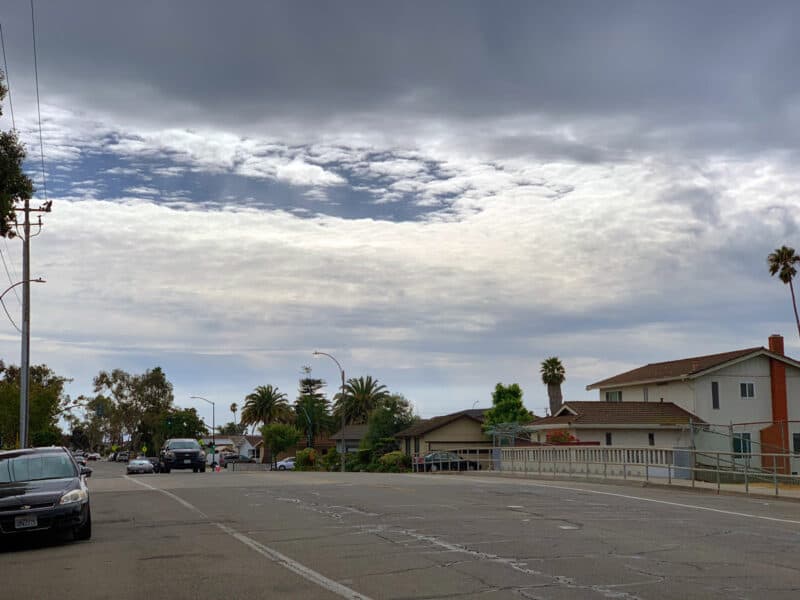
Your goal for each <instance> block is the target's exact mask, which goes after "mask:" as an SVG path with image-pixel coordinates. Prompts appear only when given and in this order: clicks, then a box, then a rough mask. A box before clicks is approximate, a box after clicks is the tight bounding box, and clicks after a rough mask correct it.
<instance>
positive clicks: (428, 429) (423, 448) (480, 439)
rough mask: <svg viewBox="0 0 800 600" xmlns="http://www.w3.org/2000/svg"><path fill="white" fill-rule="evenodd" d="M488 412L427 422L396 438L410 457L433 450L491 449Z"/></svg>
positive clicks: (468, 412)
mask: <svg viewBox="0 0 800 600" xmlns="http://www.w3.org/2000/svg"><path fill="white" fill-rule="evenodd" d="M486 410H487V409H483V408H478V409H471V410H462V411H459V412H455V413H451V414H449V415H442V416H439V417H433V418H431V419H425V420H424V421H420V422H419V423H416V424H414V425H412V426H411V427H409V428H408V429H404V430H403V431H401V432H400V433H398V434H397V435H395V437H396V438H397V440H398V441H399V442H400V449H401V450H402V451H403V452H404V453H405V454H407V455H408V456H412V455H414V454H426V453H428V452H431V451H433V450H456V449H463V448H478V447H486V448H491V446H492V440H491V438H490V437H489V436H487V435H485V434H484V433H483V419H484V414H485V413H486Z"/></svg>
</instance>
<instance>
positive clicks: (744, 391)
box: [739, 383, 756, 398]
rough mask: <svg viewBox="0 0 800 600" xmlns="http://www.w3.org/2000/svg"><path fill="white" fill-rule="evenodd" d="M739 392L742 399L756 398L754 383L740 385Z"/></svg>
mask: <svg viewBox="0 0 800 600" xmlns="http://www.w3.org/2000/svg"><path fill="white" fill-rule="evenodd" d="M739 391H740V392H741V396H742V398H755V397H756V385H755V384H754V383H740V384H739Z"/></svg>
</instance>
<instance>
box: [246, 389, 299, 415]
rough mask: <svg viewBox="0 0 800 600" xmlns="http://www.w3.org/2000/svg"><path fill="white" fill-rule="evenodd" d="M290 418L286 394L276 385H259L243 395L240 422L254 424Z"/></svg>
mask: <svg viewBox="0 0 800 600" xmlns="http://www.w3.org/2000/svg"><path fill="white" fill-rule="evenodd" d="M291 420H292V419H291V411H290V410H289V404H288V403H287V401H286V394H284V393H283V392H281V391H280V390H279V389H278V388H277V387H272V386H271V385H260V386H258V387H257V388H256V389H255V390H253V392H252V393H251V394H248V395H247V396H246V397H245V403H244V407H243V408H242V424H243V425H256V424H258V423H263V424H264V425H269V424H270V423H273V422H277V423H288V422H290V421H291Z"/></svg>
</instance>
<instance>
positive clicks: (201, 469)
mask: <svg viewBox="0 0 800 600" xmlns="http://www.w3.org/2000/svg"><path fill="white" fill-rule="evenodd" d="M200 472H201V473H205V472H206V466H205V465H203V466H202V467H200Z"/></svg>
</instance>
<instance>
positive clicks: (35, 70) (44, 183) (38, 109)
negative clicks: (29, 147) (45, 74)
mask: <svg viewBox="0 0 800 600" xmlns="http://www.w3.org/2000/svg"><path fill="white" fill-rule="evenodd" d="M31 30H32V32H33V73H34V76H35V79H36V112H37V114H38V115H39V154H40V156H41V158H42V193H43V194H44V199H45V201H46V200H47V178H46V177H45V173H44V141H43V139H42V108H41V104H40V103H39V62H38V60H37V58H36V18H35V16H34V14H33V0H31Z"/></svg>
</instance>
